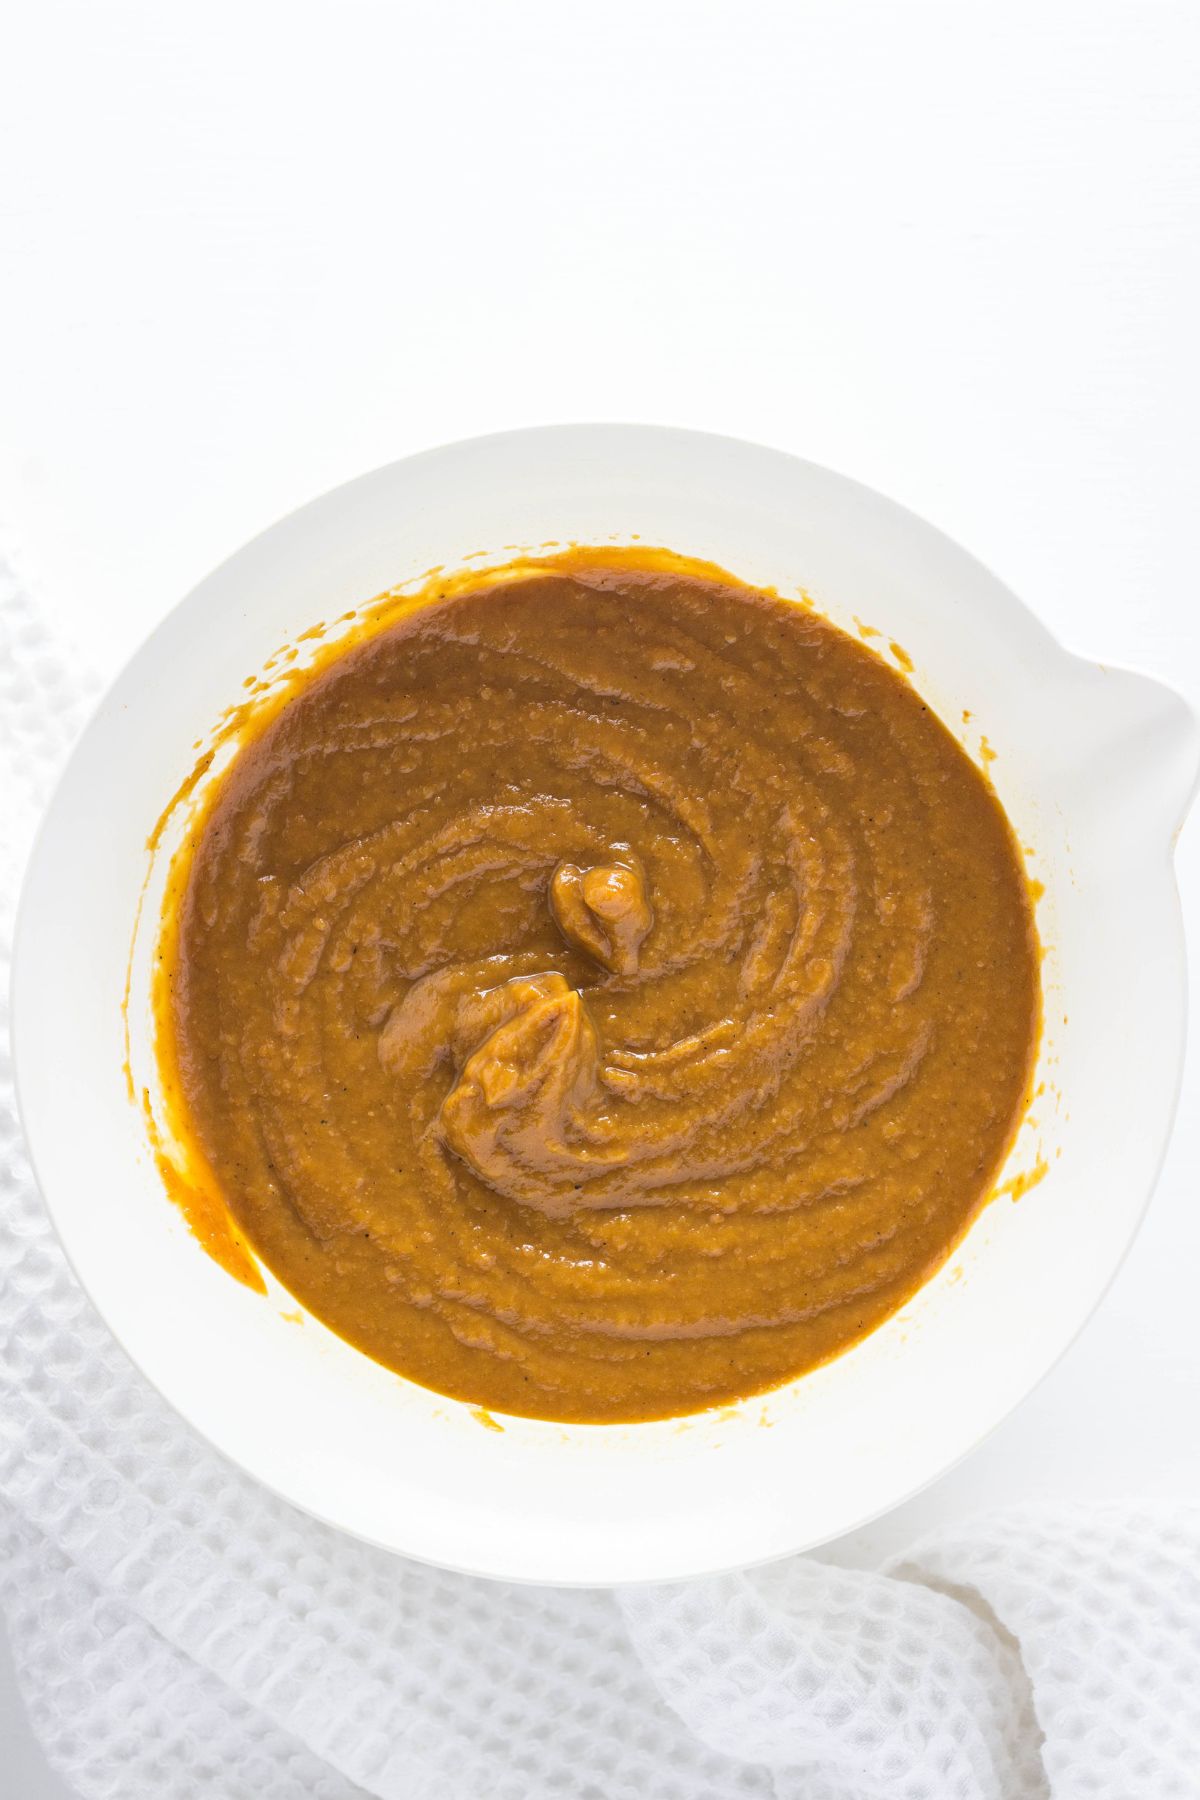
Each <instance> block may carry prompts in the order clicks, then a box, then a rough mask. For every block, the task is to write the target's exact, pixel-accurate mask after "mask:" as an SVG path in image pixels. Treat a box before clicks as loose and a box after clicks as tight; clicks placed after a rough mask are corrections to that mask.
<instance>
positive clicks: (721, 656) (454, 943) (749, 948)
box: [160, 552, 1039, 1421]
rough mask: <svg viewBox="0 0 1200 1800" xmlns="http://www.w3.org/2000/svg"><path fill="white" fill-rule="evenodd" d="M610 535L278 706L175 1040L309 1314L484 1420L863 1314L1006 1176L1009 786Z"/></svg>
mask: <svg viewBox="0 0 1200 1800" xmlns="http://www.w3.org/2000/svg"><path fill="white" fill-rule="evenodd" d="M598 555H599V553H597V552H592V553H590V556H586V557H580V558H577V559H576V560H575V561H574V562H572V560H571V559H570V558H567V559H564V560H563V561H562V562H561V563H560V564H559V565H558V566H555V567H548V568H546V569H544V570H542V571H540V572H531V573H529V574H527V575H525V576H523V577H521V578H518V579H509V580H504V581H499V582H497V581H494V580H493V581H491V582H489V581H487V580H486V579H485V580H483V581H481V583H480V584H479V585H477V586H475V587H474V588H472V587H471V586H470V585H468V586H467V587H466V588H465V589H464V590H461V591H457V592H455V593H453V594H452V595H450V596H448V597H446V598H445V599H443V600H441V601H432V602H431V603H430V604H428V605H426V606H423V607H420V608H418V609H417V610H415V611H412V612H411V613H410V614H409V615H408V616H406V617H401V618H400V619H399V620H398V621H397V622H395V623H393V624H391V625H389V626H387V627H385V628H383V629H380V630H378V631H377V632H375V633H374V635H368V636H366V637H365V638H363V639H362V641H360V642H358V643H357V644H355V645H354V646H353V647H352V648H350V649H348V650H346V651H345V653H344V654H342V655H340V656H337V657H335V658H334V659H332V660H331V661H329V662H328V663H327V664H326V666H324V667H323V668H322V669H321V670H320V671H319V672H318V673H316V674H315V675H314V676H313V677H312V678H311V680H310V681H308V683H307V685H303V684H302V685H301V686H300V687H299V689H298V691H297V692H296V693H295V695H294V696H293V697H292V698H291V699H290V700H289V701H288V702H287V704H286V705H284V706H283V707H282V709H280V710H279V711H278V712H277V713H276V714H275V716H274V717H272V718H271V719H270V720H269V722H268V723H266V725H265V726H264V727H263V728H262V729H260V730H259V731H258V733H257V735H253V734H252V735H251V737H250V740H249V741H248V742H247V743H246V744H245V746H244V747H243V749H242V750H241V751H240V753H239V754H238V756H237V757H236V758H235V760H234V762H233V763H232V765H231V767H230V769H229V771H228V772H227V773H226V774H225V775H224V776H223V777H222V778H221V780H220V784H219V787H218V790H217V792H216V794H215V797H214V799H213V801H212V803H211V805H210V807H209V809H208V812H207V815H206V818H205V821H204V824H203V827H202V829H201V830H200V831H199V832H198V834H197V837H196V841H195V847H194V849H193V850H191V851H190V852H189V853H188V854H189V856H190V861H189V862H187V863H186V865H185V870H184V873H185V876H186V879H185V881H184V883H183V886H182V898H181V900H180V902H179V910H178V916H177V918H174V919H171V920H169V921H168V930H167V932H166V934H165V936H164V947H165V950H166V955H167V961H166V964H165V965H164V967H165V977H164V979H165V982H166V984H167V985H166V986H165V987H164V989H163V995H162V1001H163V1003H162V1007H161V1016H160V1049H161V1054H162V1056H163V1059H164V1063H165V1065H166V1067H167V1070H168V1074H169V1077H170V1078H174V1077H176V1076H177V1078H178V1089H179V1091H181V1093H182V1103H181V1107H180V1109H179V1116H178V1117H177V1118H176V1120H175V1121H174V1124H175V1129H176V1130H177V1132H181V1133H182V1134H184V1135H185V1137H187V1138H189V1139H191V1140H192V1141H193V1143H194V1145H195V1146H196V1147H197V1149H198V1151H199V1152H200V1154H201V1156H202V1158H203V1161H204V1162H205V1163H206V1165H207V1167H208V1169H209V1170H210V1171H211V1174H212V1177H213V1179H214V1180H215V1183H216V1185H217V1187H218V1189H219V1190H220V1192H222V1193H223V1194H224V1196H225V1199H226V1202H227V1204H228V1206H229V1208H230V1210H231V1212H232V1214H233V1216H234V1218H235V1220H236V1222H237V1225H238V1227H239V1228H240V1230H241V1232H242V1233H243V1234H244V1235H245V1237H246V1238H247V1239H248V1241H249V1242H250V1243H251V1244H252V1245H253V1246H254V1248H255V1249H256V1251H257V1252H258V1253H259V1255H260V1256H261V1257H262V1259H263V1261H264V1262H265V1263H266V1264H267V1265H268V1266H269V1267H270V1268H271V1269H272V1270H273V1271H274V1272H275V1273H276V1274H277V1275H278V1276H279V1278H280V1279H281V1280H282V1281H283V1282H284V1284H285V1285H286V1286H287V1287H288V1288H289V1289H290V1290H291V1291H292V1292H293V1293H294V1294H296V1295H297V1296H298V1297H299V1298H300V1299H301V1300H302V1301H303V1302H304V1303H305V1304H306V1305H307V1306H308V1307H309V1308H310V1309H311V1310H312V1311H313V1312H314V1313H316V1314H317V1315H318V1316H319V1317H321V1318H322V1319H324V1320H325V1321H326V1322H327V1323H328V1324H329V1325H330V1326H332V1327H333V1329H334V1330H336V1331H338V1332H340V1333H341V1334H342V1335H343V1336H344V1337H346V1338H348V1339H349V1340H350V1341H351V1342H352V1343H354V1344H357V1345H359V1346H360V1347H361V1348H362V1349H364V1350H366V1351H367V1352H369V1353H370V1355H372V1356H373V1357H376V1358H377V1359H378V1360H379V1361H381V1362H383V1363H385V1364H387V1365H388V1366H390V1367H392V1368H394V1369H396V1370H398V1371H400V1372H401V1373H403V1374H405V1375H407V1376H410V1377H411V1378H412V1379H414V1380H416V1381H419V1382H422V1383H424V1384H425V1385H427V1386H429V1387H431V1388H435V1389H438V1390H440V1391H442V1392H445V1393H448V1394H453V1395H456V1396H459V1397H461V1398H463V1399H466V1400H469V1401H471V1402H472V1403H476V1404H479V1405H483V1406H486V1407H490V1408H494V1409H497V1410H500V1411H508V1412H515V1413H526V1414H532V1415H534V1416H537V1417H541V1418H549V1419H570V1420H585V1421H589V1420H590V1421H599V1420H614V1419H644V1418H652V1417H659V1416H663V1415H668V1414H672V1413H682V1412H687V1411H692V1410H694V1409H696V1408H699V1407H703V1406H707V1405H710V1404H712V1403H714V1402H717V1401H724V1400H727V1399H730V1398H732V1397H736V1396H742V1395H746V1394H748V1393H752V1392H755V1391H758V1390H761V1389H765V1388H768V1387H771V1386H773V1385H776V1384H778V1383H780V1382H782V1381H785V1380H787V1379H788V1378H789V1377H792V1376H794V1375H797V1374H799V1373H801V1372H802V1371H804V1370H806V1369H810V1368H812V1367H813V1366H814V1365H815V1364H817V1363H819V1362H821V1361H823V1360H825V1359H826V1358H828V1357H829V1356H831V1355H833V1354H835V1353H836V1352H837V1351H839V1350H842V1349H844V1348H845V1347H846V1346H847V1345H849V1344H851V1343H853V1342H854V1340H855V1339H857V1338H859V1337H861V1336H862V1335H863V1333H865V1332H867V1331H869V1330H870V1329H871V1328H872V1327H873V1326H875V1325H876V1324H878V1323H879V1322H880V1320H882V1319H883V1318H885V1317H886V1316H887V1315H888V1314H889V1313H890V1312H892V1311H893V1310H894V1309H895V1308H896V1307H897V1306H898V1305H899V1304H900V1303H901V1302H902V1301H903V1300H904V1299H906V1298H907V1297H908V1296H909V1295H910V1294H911V1293H912V1292H913V1290H914V1289H915V1288H916V1287H918V1286H919V1285H920V1284H921V1282H922V1281H923V1280H925V1278H926V1277H927V1276H928V1275H929V1273H930V1272H931V1271H932V1269H933V1268H935V1267H936V1266H937V1264H939V1263H940V1262H941V1261H942V1259H943V1258H944V1257H945V1256H946V1254H947V1252H948V1251H949V1250H950V1248H951V1247H952V1246H953V1245H954V1243H955V1242H956V1240H957V1239H958V1238H959V1237H960V1235H961V1234H962V1232H963V1230H964V1229H965V1227H966V1226H967V1224H968V1223H969V1222H970V1220H971V1218H972V1216H973V1215H974V1213H975V1212H976V1210H977V1208H978V1207H979V1206H980V1204H981V1203H982V1201H983V1200H984V1199H985V1198H986V1196H987V1194H988V1192H989V1190H990V1188H991V1185H992V1183H993V1181H994V1179H995V1176H996V1174H997V1171H998V1169H999V1167H1000V1164H1001V1162H1002V1161H1003V1159H1004V1156H1005V1153H1006V1151H1007V1149H1008V1146H1009V1144H1010V1142H1011V1139H1012V1136H1013V1133H1014V1130H1015V1128H1016V1125H1017V1123H1018V1121H1019V1118H1020V1114H1021V1110H1022V1107H1023V1104H1024V1099H1025V1095H1026V1089H1027V1084H1028V1080H1029V1075H1030V1070H1031V1063H1032V1058H1033V1054H1034V1047H1035V1042H1036V1036H1037V1029H1038V1017H1039V985H1038V957H1037V942H1036V936H1035V932H1034V926H1033V919H1032V913H1031V906H1030V899H1029V894H1028V889H1027V885H1026V881H1025V877H1024V872H1023V868H1022V864H1021V859H1020V854H1019V852H1018V849H1017V847H1016V844H1015V842H1014V839H1013V836H1012V833H1011V831H1010V829H1009V826H1008V824H1007V821H1006V819H1005V817H1004V814H1003V812H1002V810H1001V808H1000V805H999V803H998V801H997V800H996V797H995V794H994V793H993V791H992V789H991V787H990V786H989V784H988V783H987V781H986V780H985V778H984V777H983V775H982V774H981V773H980V771H979V770H978V769H977V768H975V766H974V765H973V764H972V763H971V762H970V760H969V759H968V758H967V756H966V755H965V754H964V752H963V751H962V749H961V748H960V747H959V745H958V744H957V742H956V741H955V740H954V738H952V737H951V735H950V734H949V732H948V731H946V730H945V728H944V727H943V726H942V725H941V723H940V722H939V721H938V719H937V718H936V717H935V716H934V715H933V713H931V712H930V710H929V709H928V707H927V706H926V705H925V704H924V703H923V702H922V700H921V698H920V695H919V694H918V693H917V692H916V691H915V689H914V688H913V687H912V686H911V685H910V684H909V683H908V682H907V681H906V680H905V679H903V678H902V676H901V675H899V674H898V673H896V672H895V671H894V670H893V669H891V668H890V667H888V666H887V665H886V664H885V663H883V662H882V661H881V660H880V659H879V658H878V657H877V656H876V655H875V654H874V653H873V652H872V651H870V650H868V649H867V648H866V647H865V646H864V645H863V644H861V643H858V642H856V641H854V640H853V639H851V638H850V637H848V636H846V635H845V634H844V633H843V632H841V631H839V630H837V629H835V628H834V627H833V626H832V625H830V624H829V623H828V622H827V621H826V620H824V619H822V618H821V617H820V616H818V615H817V614H816V613H815V612H813V611H811V610H809V609H807V608H805V607H802V606H800V605H798V604H795V603H792V602H788V601H783V600H779V599H777V598H775V597H774V596H771V595H767V594H764V593H760V592H758V591H755V590H752V589H749V588H746V587H743V586H740V585H738V584H737V583H735V582H733V581H732V580H717V579H709V578H704V577H701V576H699V575H693V574H688V573H686V572H683V571H682V569H680V570H678V571H676V570H672V569H670V568H669V567H663V566H658V567H647V568H637V567H634V566H630V564H629V563H628V562H627V561H620V562H617V561H614V563H613V566H611V567H607V568H606V567H604V566H603V565H602V563H600V562H598V561H597V557H598Z"/></svg>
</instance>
